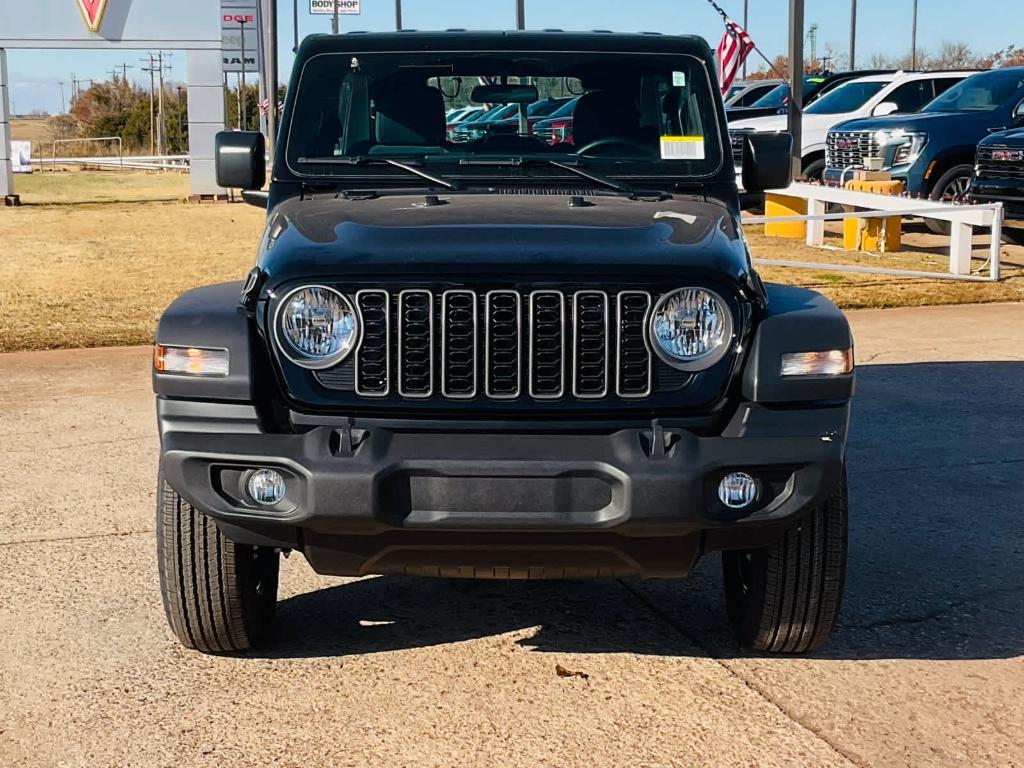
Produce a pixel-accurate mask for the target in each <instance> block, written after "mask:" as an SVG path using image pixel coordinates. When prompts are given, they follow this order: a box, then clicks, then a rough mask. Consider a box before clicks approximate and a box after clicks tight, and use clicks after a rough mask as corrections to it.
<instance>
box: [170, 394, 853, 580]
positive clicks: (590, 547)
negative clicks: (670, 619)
mask: <svg viewBox="0 0 1024 768" xmlns="http://www.w3.org/2000/svg"><path fill="white" fill-rule="evenodd" d="M157 402H158V415H159V420H160V428H161V439H162V452H161V469H162V471H163V473H164V476H165V478H166V479H167V481H168V482H169V483H170V484H171V486H172V487H173V488H174V489H175V490H176V491H178V493H180V494H181V495H182V496H183V497H184V498H186V499H187V500H188V501H190V502H191V503H192V504H194V505H195V506H196V507H197V508H198V509H201V510H203V511H204V512H206V513H207V514H209V515H211V516H212V517H213V518H215V519H216V520H217V521H218V524H220V525H221V526H222V528H224V529H225V531H226V532H227V533H228V535H229V536H230V537H231V538H233V539H235V540H237V541H246V542H249V543H254V544H269V545H274V546H281V547H288V548H296V549H301V550H303V551H304V552H305V553H306V555H307V557H308V558H309V559H310V561H311V563H312V564H313V565H314V567H315V568H316V569H317V570H320V571H322V572H330V573H344V574H353V575H355V574H362V573H373V572H395V571H401V572H415V573H420V572H425V573H435V574H440V575H444V573H445V569H446V568H447V569H451V568H459V567H467V568H472V569H476V570H479V569H487V570H494V569H497V570H495V573H494V575H501V574H502V572H503V571H502V569H506V570H507V569H511V570H512V571H514V570H515V569H521V570H525V572H529V571H530V569H536V568H540V569H542V570H545V572H547V573H550V572H558V573H559V575H574V574H575V575H602V574H607V575H621V574H624V573H637V574H643V575H679V574H682V573H685V572H686V571H687V570H688V569H689V567H690V565H692V563H693V562H694V561H695V560H696V558H697V556H698V555H699V553H700V551H701V550H702V549H716V548H728V547H731V546H751V545H756V544H757V543H762V542H767V541H770V540H771V538H772V537H773V536H774V535H777V532H778V530H779V528H780V524H785V523H786V522H788V521H790V520H792V519H794V518H796V517H798V516H799V515H801V514H802V513H804V512H805V511H807V510H808V509H811V508H813V507H814V506H816V505H817V504H819V503H820V502H822V501H823V500H824V499H825V498H826V497H827V495H828V494H829V493H830V492H831V491H832V490H833V489H834V487H835V486H836V484H837V483H838V481H839V477H840V472H841V468H842V465H843V459H844V450H845V438H846V427H847V421H848V416H849V406H848V404H847V403H840V404H832V405H822V406H817V407H807V408H792V407H787V408H782V409H769V408H765V407H762V406H757V405H753V404H747V405H744V406H742V407H741V408H740V409H739V410H738V411H737V413H736V415H735V417H734V418H733V419H732V421H731V423H730V424H729V425H728V426H727V427H726V428H725V430H723V431H722V433H721V434H720V435H718V436H714V437H701V436H698V435H696V434H694V433H693V432H691V431H688V430H685V429H682V428H676V427H674V426H673V425H672V424H671V423H670V422H664V423H658V422H654V423H647V424H645V425H639V424H638V425H635V426H631V427H630V428H624V429H619V430H617V431H614V432H607V431H591V430H583V429H577V430H575V431H571V432H570V431H564V432H563V431H558V427H557V425H552V426H551V428H550V429H549V430H546V431H544V432H538V431H535V432H532V433H525V434H524V433H517V432H513V431H510V430H508V429H491V430H488V429H486V428H484V427H483V426H481V427H479V428H477V429H476V430H473V431H468V430H466V431H455V430H454V429H453V430H445V431H438V430H437V429H436V427H435V428H434V429H433V430H432V431H421V430H418V429H417V425H416V424H415V423H414V422H409V423H408V424H403V425H400V426H398V427H396V426H395V425H394V424H391V425H388V426H386V427H385V426H378V425H377V424H375V423H372V422H363V421H360V420H352V421H349V422H344V421H340V420H335V421H336V422H338V423H335V424H325V425H322V426H314V427H312V428H310V429H309V430H308V431H306V432H304V433H302V434H267V433H264V432H262V431H261V430H260V427H259V425H258V422H257V419H256V413H255V410H254V409H253V408H252V407H250V406H246V405H227V404H213V403H198V402H190V401H175V400H167V399H164V398H158V401H157ZM263 466H267V467H274V468H277V469H278V470H279V471H281V472H282V473H283V474H284V475H285V477H286V479H287V482H288V488H289V491H288V494H287V497H286V498H285V500H284V501H283V502H282V503H281V504H280V505H278V507H276V508H273V509H270V510H266V509H259V508H257V507H256V505H255V504H251V503H249V502H247V501H246V497H245V492H244V480H245V477H246V473H247V472H248V471H249V470H251V469H253V468H257V467H263ZM735 469H743V470H745V471H748V472H749V473H750V474H752V475H754V476H755V477H757V478H758V479H759V481H760V482H761V492H760V494H759V500H758V502H756V503H755V505H754V508H753V509H752V510H747V511H745V512H742V513H738V512H736V511H733V510H730V509H728V508H726V507H725V506H724V505H722V504H721V503H720V502H719V501H718V498H717V492H716V489H717V485H718V482H719V481H720V480H721V478H722V477H723V475H724V474H726V473H727V472H729V471H732V470H735ZM566 569H568V570H566ZM454 575H459V574H454ZM474 575H479V574H474ZM505 575H509V574H508V573H506V574H505ZM527 575H529V574H528V573H527Z"/></svg>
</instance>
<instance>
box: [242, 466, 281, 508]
mask: <svg viewBox="0 0 1024 768" xmlns="http://www.w3.org/2000/svg"><path fill="white" fill-rule="evenodd" d="M245 489H246V490H247V491H248V492H249V498H251V499H252V500H253V501H255V502H256V503H257V504H259V505H260V506H263V507H272V506H274V505H275V504H280V503H281V500H282V499H283V498H284V491H285V484H284V478H283V477H281V473H280V472H275V471H274V470H273V469H257V470H256V471H255V472H253V473H252V474H251V475H249V479H248V480H247V481H246V484H245Z"/></svg>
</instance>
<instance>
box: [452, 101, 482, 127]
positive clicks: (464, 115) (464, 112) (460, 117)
mask: <svg viewBox="0 0 1024 768" xmlns="http://www.w3.org/2000/svg"><path fill="white" fill-rule="evenodd" d="M484 111H486V110H485V108H484V106H483V105H478V104H471V105H470V106H468V107H457V108H456V109H449V110H448V112H447V114H446V115H445V117H444V122H445V125H446V126H447V129H448V131H449V132H450V131H453V130H454V129H455V126H456V125H458V124H459V123H461V122H463V121H465V120H467V119H469V118H470V117H472V116H473V115H476V114H479V113H480V112H484Z"/></svg>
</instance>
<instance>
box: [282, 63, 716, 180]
mask: <svg viewBox="0 0 1024 768" xmlns="http://www.w3.org/2000/svg"><path fill="white" fill-rule="evenodd" d="M716 104H717V103H716V99H715V96H714V91H713V90H712V86H711V81H710V78H709V76H708V73H707V71H706V69H705V67H704V64H703V62H702V60H701V59H699V58H697V57H694V56H690V55H672V54H665V55H651V54H628V53H621V54H608V53H607V52H604V53H589V52H587V53H575V52H573V53H563V52H540V53H538V52H529V53H521V52H493V51H488V52H473V51H461V52H436V51H435V52H415V53H409V52H406V53H402V54H400V55H399V54H392V53H368V54H365V55H364V54H358V53H356V54H352V53H346V54H321V55H318V56H314V57H312V58H311V59H310V60H309V61H307V62H306V63H305V65H304V66H303V69H302V73H301V75H300V78H299V85H298V88H297V91H296V96H295V100H294V102H293V107H292V114H291V119H290V125H289V128H288V129H287V145H286V150H285V152H286V155H285V157H286V161H287V165H288V167H289V168H290V169H291V170H292V172H293V173H295V174H296V175H299V176H303V177H320V178H324V177H346V178H352V177H371V176H372V177H381V176H385V177H388V178H396V179H397V178H403V179H407V178H408V176H409V173H408V169H406V173H402V172H400V171H399V170H395V168H396V166H394V164H393V163H392V162H389V161H396V160H397V161H401V162H403V163H406V164H410V163H411V164H412V165H413V166H415V167H418V168H423V169H425V170H427V171H430V170H431V169H435V170H434V171H433V172H434V173H435V174H443V175H444V176H446V177H447V178H453V177H473V176H477V177H479V176H487V177H491V178H493V177H494V176H496V175H500V174H503V175H506V176H515V177H516V178H518V179H521V178H522V177H523V176H524V172H523V169H524V168H526V167H528V168H529V173H528V175H529V176H531V177H533V176H541V175H549V176H558V177H563V178H564V177H567V176H569V175H572V174H568V173H565V172H564V168H563V169H560V167H559V166H557V165H554V166H553V165H551V164H550V163H541V164H535V163H534V164H530V165H526V164H527V163H530V161H532V160H534V159H536V160H554V161H556V162H559V163H562V164H563V166H564V164H565V163H570V164H576V165H580V166H585V167H587V168H590V169H592V170H593V171H594V172H595V173H601V174H605V175H607V174H622V175H628V176H639V177H658V178H663V177H665V176H687V177H694V176H708V175H712V174H714V173H715V172H717V171H718V170H719V169H720V168H721V167H722V148H721V139H720V127H719V123H718V119H717V111H716ZM466 106H483V107H491V109H490V111H488V112H487V113H486V114H485V115H483V116H480V117H478V118H477V119H467V120H465V121H463V122H461V123H459V124H458V125H456V126H454V127H453V129H451V130H447V128H448V127H447V126H446V124H445V121H444V115H445V112H446V110H448V109H454V108H460V107H466ZM563 110H566V112H567V114H572V115H573V116H574V126H573V131H572V135H571V136H570V137H566V136H563V135H561V134H559V135H558V136H557V137H553V136H551V135H549V133H550V132H549V133H548V134H541V135H538V134H536V133H535V132H534V127H535V126H536V125H537V123H538V122H539V121H540V120H541V119H542V118H547V117H550V116H554V115H558V114H560V113H562V111H563ZM516 118H519V119H516ZM463 127H464V128H465V130H464V129H463ZM575 180H576V181H577V182H578V177H576V179H575Z"/></svg>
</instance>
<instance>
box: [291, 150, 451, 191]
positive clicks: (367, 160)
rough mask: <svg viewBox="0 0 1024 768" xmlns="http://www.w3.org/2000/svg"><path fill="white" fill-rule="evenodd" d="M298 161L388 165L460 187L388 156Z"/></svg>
mask: <svg viewBox="0 0 1024 768" xmlns="http://www.w3.org/2000/svg"><path fill="white" fill-rule="evenodd" d="M299 162H300V163H303V164H305V165H316V164H321V165H390V166H392V167H393V168H400V169H402V170H403V171H405V172H406V173H411V174H413V175H414V176H419V177H420V178H421V179H426V180H427V181H430V182H433V183H434V184H437V185H439V186H442V187H445V188H446V189H461V186H460V185H459V184H458V182H455V181H449V180H448V179H445V178H443V177H441V176H436V175H434V174H432V173H428V172H427V171H424V170H423V169H422V168H417V167H416V166H415V165H411V164H410V163H403V162H402V161H401V160H395V159H393V158H389V157H364V156H362V155H354V156H351V157H300V158H299Z"/></svg>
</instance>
